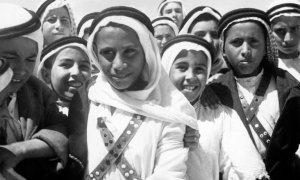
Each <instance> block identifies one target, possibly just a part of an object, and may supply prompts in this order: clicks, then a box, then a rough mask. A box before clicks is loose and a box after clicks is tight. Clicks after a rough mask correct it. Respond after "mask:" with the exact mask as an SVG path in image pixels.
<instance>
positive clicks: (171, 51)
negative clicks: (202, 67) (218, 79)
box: [161, 41, 211, 82]
mask: <svg viewBox="0 0 300 180" xmlns="http://www.w3.org/2000/svg"><path fill="white" fill-rule="evenodd" d="M182 50H187V51H189V50H195V51H202V52H204V54H205V55H206V57H207V75H206V77H207V79H206V82H208V78H209V74H210V70H211V54H210V52H209V50H207V49H206V48H205V47H204V46H201V45H200V44H197V43H193V42H190V41H181V42H178V43H175V44H173V45H171V46H170V47H168V49H167V50H166V51H165V52H164V53H163V55H162V60H161V63H162V66H163V67H164V69H165V70H166V72H167V74H168V75H169V74H170V70H171V67H172V65H173V63H174V61H175V60H176V59H175V58H176V56H177V55H178V54H179V53H180V52H181V51H182Z"/></svg>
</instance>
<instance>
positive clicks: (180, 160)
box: [87, 104, 188, 180]
mask: <svg viewBox="0 0 300 180" xmlns="http://www.w3.org/2000/svg"><path fill="white" fill-rule="evenodd" d="M99 114H101V117H103V116H105V117H106V121H105V123H106V125H107V127H108V129H109V130H110V131H111V132H112V134H113V136H114V140H115V141H116V140H117V139H118V137H119V136H120V135H121V134H122V132H123V130H124V129H125V128H126V126H127V124H128V123H129V121H130V120H131V119H132V116H133V114H132V113H128V112H125V111H123V110H120V109H116V110H115V112H114V113H113V114H111V109H110V107H109V106H106V105H99V106H96V105H94V104H91V106H90V113H89V118H88V127H87V132H88V136H87V143H88V168H87V171H88V173H91V172H92V171H93V170H94V168H95V167H96V166H97V165H98V164H99V163H100V161H101V160H102V159H103V158H104V156H105V155H106V154H107V153H108V151H107V149H106V147H105V146H104V142H103V140H102V137H101V135H100V131H99V129H98V127H97V116H99ZM184 133H185V125H183V124H175V123H167V122H163V121H159V120H155V119H151V118H146V119H145V120H144V122H143V123H142V125H141V126H140V128H139V129H138V131H137V133H136V134H135V136H134V137H133V139H132V140H131V142H130V143H129V144H128V147H127V148H126V149H125V154H124V156H125V158H126V159H127V160H128V162H129V163H130V164H131V166H132V167H133V168H134V169H135V170H136V172H137V174H138V175H139V176H140V177H141V178H142V179H147V180H148V179H166V180H168V179H170V180H176V179H178V180H179V179H184V178H185V174H186V160H187V155H188V149H187V148H184V147H183V141H182V140H183V135H184ZM104 179H105V180H108V179H109V180H122V179H125V178H124V177H123V175H122V174H121V172H120V171H119V170H118V169H117V168H116V166H115V165H113V166H112V168H111V169H110V170H109V171H108V173H107V174H106V175H105V176H104Z"/></svg>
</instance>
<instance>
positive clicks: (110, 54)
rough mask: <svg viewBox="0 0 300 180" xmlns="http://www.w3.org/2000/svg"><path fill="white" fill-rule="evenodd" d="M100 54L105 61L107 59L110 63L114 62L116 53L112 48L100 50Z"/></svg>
mask: <svg viewBox="0 0 300 180" xmlns="http://www.w3.org/2000/svg"><path fill="white" fill-rule="evenodd" d="M99 54H100V55H101V56H103V57H104V58H105V59H107V60H108V61H113V60H114V58H115V56H116V52H115V51H114V50H113V49H110V48H107V49H103V50H100V52H99Z"/></svg>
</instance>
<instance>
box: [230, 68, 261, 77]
mask: <svg viewBox="0 0 300 180" xmlns="http://www.w3.org/2000/svg"><path fill="white" fill-rule="evenodd" d="M261 70H262V67H259V68H258V69H257V70H255V71H253V72H252V73H250V74H240V73H234V74H235V77H236V78H248V77H253V76H257V75H258V74H259V73H260V72H261Z"/></svg>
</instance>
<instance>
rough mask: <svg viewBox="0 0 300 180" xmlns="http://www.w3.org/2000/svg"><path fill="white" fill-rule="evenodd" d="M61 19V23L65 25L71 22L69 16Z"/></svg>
mask: <svg viewBox="0 0 300 180" xmlns="http://www.w3.org/2000/svg"><path fill="white" fill-rule="evenodd" d="M60 21H61V23H63V24H65V25H70V24H71V23H70V20H69V18H62V19H61V20H60Z"/></svg>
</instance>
